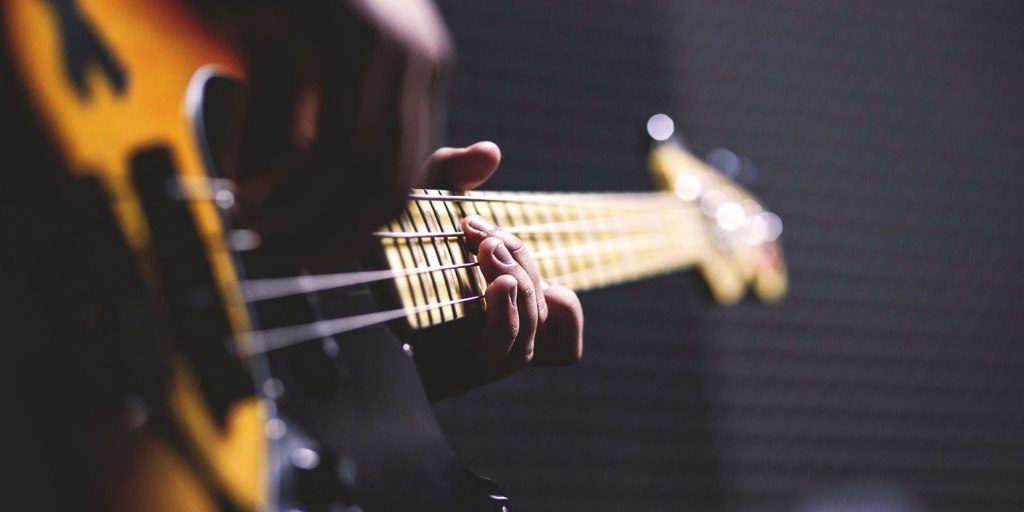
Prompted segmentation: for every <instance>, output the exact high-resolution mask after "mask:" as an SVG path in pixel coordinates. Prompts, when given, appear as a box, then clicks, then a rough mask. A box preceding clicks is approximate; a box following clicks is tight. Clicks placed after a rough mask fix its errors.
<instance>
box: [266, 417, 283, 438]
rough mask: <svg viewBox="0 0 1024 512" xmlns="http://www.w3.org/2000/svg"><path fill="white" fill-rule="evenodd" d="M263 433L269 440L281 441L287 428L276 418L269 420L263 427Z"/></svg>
mask: <svg viewBox="0 0 1024 512" xmlns="http://www.w3.org/2000/svg"><path fill="white" fill-rule="evenodd" d="M263 431H264V433H265V434H266V435H267V437H268V438H270V439H281V438H282V437H284V435H285V433H287V432H288V427H287V426H285V424H284V421H281V420H280V419H278V418H271V419H270V421H267V424H266V425H265V426H264V427H263Z"/></svg>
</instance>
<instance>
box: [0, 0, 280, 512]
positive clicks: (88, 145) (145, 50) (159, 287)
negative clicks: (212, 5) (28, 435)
mask: <svg viewBox="0 0 1024 512" xmlns="http://www.w3.org/2000/svg"><path fill="white" fill-rule="evenodd" d="M0 14H2V18H0V19H2V22H3V29H2V32H3V34H2V35H3V38H4V40H5V41H4V45H5V46H6V48H7V51H8V54H9V55H8V56H7V58H8V59H9V63H8V64H9V66H10V67H11V68H12V69H10V70H9V71H10V72H12V73H13V77H11V76H9V77H6V78H8V79H13V80H17V81H18V85H19V86H20V90H21V91H22V92H23V97H24V98H26V99H27V101H28V103H29V105H28V108H29V110H30V111H31V112H32V113H33V114H34V115H35V116H36V117H37V119H38V120H40V121H41V123H40V124H41V126H42V130H43V132H44V133H45V135H46V136H47V137H48V139H49V140H50V142H51V143H52V147H53V148H54V149H55V153H56V154H57V156H58V158H59V161H60V162H61V164H62V166H63V168H64V172H66V173H67V175H68V176H70V177H71V178H72V179H73V180H79V181H83V182H85V181H88V182H91V183H94V184H95V185H96V187H97V188H98V190H99V191H100V193H101V194H102V196H103V197H104V198H105V200H106V202H107V204H108V205H109V209H110V213H111V215H110V218H111V219H112V221H113V222H114V223H116V228H117V231H118V232H119V233H120V235H121V241H122V242H123V246H124V248H125V250H126V252H127V253H128V254H129V255H130V258H129V260H130V264H131V266H130V267H129V268H122V269H121V271H122V272H123V273H125V274H126V275H137V276H138V279H139V280H140V281H141V282H142V283H143V284H144V287H145V289H146V291H147V293H146V295H145V297H144V298H145V300H146V301H147V302H149V305H148V306H147V307H146V308H145V309H146V310H147V312H150V311H151V312H152V313H153V317H154V318H157V319H158V320H156V322H157V323H158V324H160V325H161V326H163V327H166V330H162V333H161V335H160V336H159V343H157V344H155V345H154V344H153V342H152V341H151V340H131V339H128V340H126V342H127V343H132V342H138V344H140V345H146V346H151V345H152V346H154V347H155V350H158V351H159V352H160V357H161V358H162V359H164V360H165V361H168V363H167V371H168V378H167V379H166V383H165V385H164V386H163V389H160V391H159V392H158V393H157V396H152V394H150V395H151V396H145V394H144V393H143V394H131V393H125V395H124V406H123V407H121V408H117V407H115V408H114V409H113V411H114V412H113V413H112V414H111V415H110V417H108V418H95V419H94V422H95V423H100V424H102V425H104V427H105V428H106V427H109V428H111V429H112V430H108V431H106V432H104V433H102V434H97V436H96V438H95V439H93V443H92V444H91V447H88V448H87V449H86V451H85V453H87V454H88V455H90V456H92V457H94V459H93V461H94V462H91V463H89V465H94V467H93V468H91V469H89V470H85V471H83V473H84V474H86V475H91V477H92V478H95V479H96V480H97V481H96V482H91V483H88V484H86V485H83V486H81V487H83V488H89V489H96V492H94V493H88V495H87V496H84V497H82V499H83V500H85V503H80V505H81V506H83V507H84V508H102V509H112V510H126V511H127V510H154V511H158V510H159V511H163V510H166V511H181V510H224V509H230V510H256V509H261V508H263V507H264V506H265V505H266V489H267V485H266V484H267V482H266V481H265V480H266V477H265V475H266V474H267V471H266V465H267V446H266V441H265V439H266V438H265V435H264V428H263V425H264V423H265V421H264V416H265V412H264V411H263V410H262V408H261V403H260V401H259V400H257V398H256V397H255V395H254V393H252V392H251V390H248V389H247V385H248V382H249V379H248V378H247V374H248V370H249V368H246V367H245V364H244V363H242V362H241V361H240V360H238V358H234V360H232V356H231V354H230V350H229V348H228V347H226V346H225V344H224V340H226V339H229V338H230V335H231V334H232V333H241V332H246V331H248V330H249V329H250V325H249V317H248V314H247V311H246V308H245V305H244V303H243V302H242V299H241V296H240V294H239V287H238V275H237V272H236V269H235V264H234V260H233V256H232V254H231V252H230V250H229V248H228V247H227V246H226V242H225V240H226V238H225V236H224V229H225V227H224V223H223V222H222V221H223V219H222V215H221V212H220V210H219V209H218V208H217V206H216V204H215V201H214V199H213V198H212V197H210V198H209V199H208V200H201V199H200V200H197V199H195V196H196V194H194V193H192V194H190V192H194V190H193V189H195V188H197V187H198V188H202V187H204V186H205V184H206V183H208V181H207V180H208V178H210V177H211V174H212V173H213V172H214V171H213V170H212V169H211V168H210V165H211V156H210V155H209V153H208V150H207V148H206V147H204V145H205V144H206V142H205V141H204V139H203V137H202V134H201V133H199V132H201V123H200V121H201V119H200V117H201V114H202V113H201V112H200V104H201V102H200V101H199V100H200V99H201V98H200V96H201V95H202V94H203V92H204V89H205V84H206V83H207V80H208V78H210V77H212V76H229V77H235V78H238V79H241V78H242V77H243V76H244V73H245V69H244V66H243V64H242V62H241V60H240V59H239V56H238V54H237V53H236V50H235V48H233V47H232V45H231V42H230V41H228V40H226V39H223V38H221V37H218V36H217V35H216V34H217V31H216V30H214V27H213V26H211V25H209V24H208V22H206V21H204V20H203V19H201V18H200V17H198V16H197V15H196V14H195V13H194V12H192V11H191V10H189V9H188V8H187V7H186V6H184V5H182V4H181V3H180V2H176V1H173V0H147V1H144V2H137V1H126V0H82V1H74V0H9V1H5V2H3V3H2V13H0ZM21 172H31V169H23V170H22V171H21ZM175 187H177V188H179V189H180V190H179V192H181V194H180V195H177V196H176V194H175V190H174V188H175ZM185 197H187V198H189V199H190V200H187V201H185V200H182V199H183V198H185ZM168 237H169V238H168ZM203 282H206V283H209V284H210V285H211V286H212V287H213V288H215V289H216V290H217V293H216V294H213V295H214V296H212V298H208V299H209V300H206V301H205V303H204V304H200V305H199V306H198V307H195V306H196V305H195V304H194V303H195V302H196V300H194V297H188V296H186V295H187V290H186V285H188V286H191V287H192V289H194V285H198V284H202V283H203ZM190 301H191V302H192V303H190ZM200 302H202V301H200ZM129 336H130V334H129ZM204 345H205V346H204ZM218 351H220V352H222V353H221V354H217V352H218ZM197 356H198V357H197ZM197 360H206V361H208V362H209V363H210V364H209V368H205V369H203V368H198V367H197V365H196V364H195V361H197ZM224 380H234V382H232V383H231V386H233V387H234V389H233V390H232V392H231V393H228V394H225V393H223V392H220V391H216V392H214V393H213V394H214V395H218V396H212V395H211V394H210V391H211V389H213V388H214V387H215V386H216V387H220V388H221V389H222V390H223V386H220V384H221V381H224ZM40 406H41V407H42V406H43V405H42V404H40ZM97 414H99V413H97ZM87 423H88V422H87ZM83 435H85V434H83ZM104 441H116V442H111V443H105V442H104ZM90 452H91V453H90ZM83 465H84V464H83ZM86 477H88V476H86ZM55 492H60V491H59V490H55ZM90 501H91V503H89V502H90Z"/></svg>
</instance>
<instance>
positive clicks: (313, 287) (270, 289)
mask: <svg viewBox="0 0 1024 512" xmlns="http://www.w3.org/2000/svg"><path fill="white" fill-rule="evenodd" d="M609 233H615V232H609ZM646 233H649V234H647V236H646V238H651V239H658V240H665V238H664V237H665V235H666V233H665V232H654V231H651V232H646ZM669 234H676V233H669ZM680 234H684V233H680ZM634 235H635V234H634V233H631V234H630V236H631V237H632V238H630V241H632V240H635V239H636V237H635V236H634ZM407 242H408V240H407ZM623 243H624V241H623V240H621V239H613V240H605V241H602V242H597V243H592V244H580V245H575V246H566V247H561V248H558V249H553V250H551V251H547V252H537V253H534V254H531V256H530V257H531V259H534V260H543V259H547V258H556V257H558V256H561V255H563V254H569V255H590V254H592V253H598V254H600V253H615V252H619V251H625V250H627V249H623V248H621V246H622V245H623ZM673 243H674V244H677V245H678V246H679V247H681V248H690V247H694V246H700V245H702V244H703V242H697V241H690V240H685V239H684V240H669V241H666V242H664V243H661V244H657V243H656V244H653V245H655V246H656V247H663V246H668V247H672V246H673ZM411 245H412V244H410V246H411ZM647 245H652V244H647ZM593 247H600V248H602V249H598V250H589V251H588V250H587V249H589V248H593ZM608 248H610V249H611V250H608ZM411 250H412V249H411V247H410V251H411ZM628 250H636V247H635V245H631V246H630V248H629V249H628ZM477 265H478V263H476V262H469V263H460V264H451V265H436V266H425V267H419V266H415V267H412V268H405V269H385V270H368V271H358V272H340V273H335V274H317V275H301V276H293V277H274V278H264V279H246V280H243V281H242V282H241V285H242V296H243V297H244V298H245V300H246V302H259V301H264V300H272V299H277V298H282V297H288V296H291V295H299V294H302V293H312V292H317V291H324V290H330V289H337V288H345V287H349V286H356V285H360V284H368V283H373V282H378V281H386V280H389V279H391V280H395V281H396V282H397V281H398V280H399V279H402V278H407V277H411V276H418V275H421V274H426V273H432V272H443V271H446V270H453V271H456V270H458V269H461V268H471V267H475V266H477ZM424 298H425V297H424Z"/></svg>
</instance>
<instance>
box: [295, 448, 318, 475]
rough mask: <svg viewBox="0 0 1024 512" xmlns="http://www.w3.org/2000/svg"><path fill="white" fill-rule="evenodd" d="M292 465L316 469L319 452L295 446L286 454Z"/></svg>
mask: <svg viewBox="0 0 1024 512" xmlns="http://www.w3.org/2000/svg"><path fill="white" fill-rule="evenodd" d="M288 459H289V460H290V461H291V463H292V465H293V466H295V467H297V468H299V469H307V470H309V469H316V467H317V466H319V465H320V454H318V453H316V452H315V451H313V450H310V449H309V448H296V449H295V450H292V453H291V454H289V455H288Z"/></svg>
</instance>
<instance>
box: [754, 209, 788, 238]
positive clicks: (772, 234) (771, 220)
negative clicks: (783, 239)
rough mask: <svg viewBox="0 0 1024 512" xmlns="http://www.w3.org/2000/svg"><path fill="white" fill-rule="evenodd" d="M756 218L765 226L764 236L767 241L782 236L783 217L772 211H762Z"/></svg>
mask: <svg viewBox="0 0 1024 512" xmlns="http://www.w3.org/2000/svg"><path fill="white" fill-rule="evenodd" d="M756 220H757V222H759V223H761V224H764V226H765V228H764V229H765V231H764V236H763V240H764V241H765V242H774V241H776V240H778V239H779V237H780V236H782V219H780V218H779V216H778V215H775V214H774V213H772V212H762V213H761V214H760V215H758V216H757V219H756Z"/></svg>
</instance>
